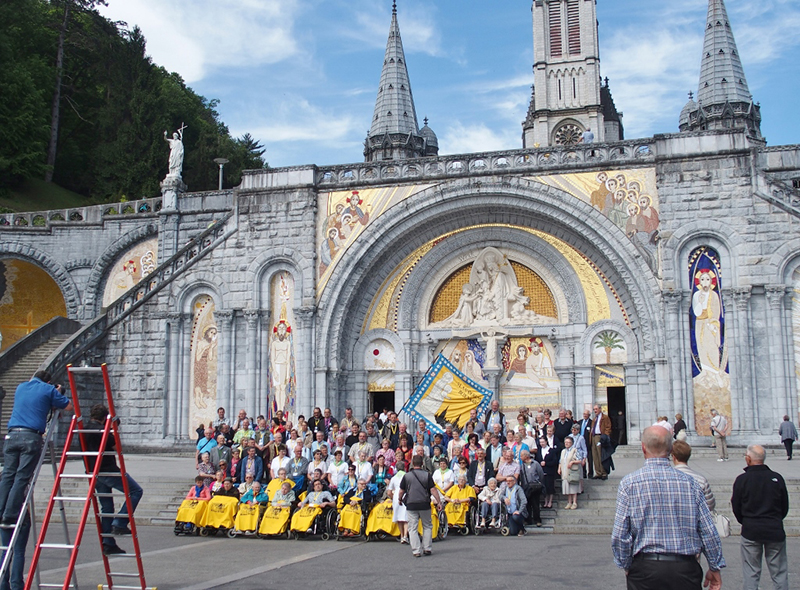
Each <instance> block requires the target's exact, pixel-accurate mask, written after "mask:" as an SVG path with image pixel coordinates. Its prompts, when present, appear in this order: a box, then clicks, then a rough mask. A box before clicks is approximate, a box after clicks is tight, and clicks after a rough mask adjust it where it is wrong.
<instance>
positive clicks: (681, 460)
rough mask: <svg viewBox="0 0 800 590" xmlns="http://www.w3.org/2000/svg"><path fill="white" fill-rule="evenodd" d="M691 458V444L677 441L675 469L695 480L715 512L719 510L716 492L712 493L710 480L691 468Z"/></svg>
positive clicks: (674, 451) (673, 445) (674, 445)
mask: <svg viewBox="0 0 800 590" xmlns="http://www.w3.org/2000/svg"><path fill="white" fill-rule="evenodd" d="M691 456H692V447H690V446H689V443H687V442H685V441H682V440H676V441H675V442H673V443H672V465H673V467H675V469H677V470H678V471H680V472H681V473H685V474H686V475H688V476H690V477H693V478H694V480H695V481H696V482H697V485H699V486H700V489H701V490H703V496H705V499H706V504H708V509H709V510H710V511H711V512H714V510H715V509H716V508H717V500H716V498H714V492H712V491H711V485H710V484H709V483H708V480H707V479H706V478H705V476H704V475H702V474H700V473H697V471H695V470H694V469H691V468H690V467H689V457H691Z"/></svg>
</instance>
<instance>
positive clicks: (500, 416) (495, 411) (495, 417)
mask: <svg viewBox="0 0 800 590" xmlns="http://www.w3.org/2000/svg"><path fill="white" fill-rule="evenodd" d="M495 424H499V425H500V432H505V430H506V426H507V425H506V415H505V414H504V413H503V412H501V411H500V402H499V401H497V400H496V399H495V400H492V405H491V408H490V410H489V411H488V412H486V417H485V418H484V419H483V425H484V426H485V427H486V430H489V431H491V430H492V427H493V426H494V425H495Z"/></svg>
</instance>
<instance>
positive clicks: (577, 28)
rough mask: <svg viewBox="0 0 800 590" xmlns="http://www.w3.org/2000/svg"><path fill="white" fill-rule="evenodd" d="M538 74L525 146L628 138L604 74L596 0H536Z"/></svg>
mask: <svg viewBox="0 0 800 590" xmlns="http://www.w3.org/2000/svg"><path fill="white" fill-rule="evenodd" d="M532 12H533V58H534V64H533V74H534V86H533V91H532V93H531V102H530V107H529V108H528V116H527V117H526V119H525V121H524V122H523V123H522V129H523V133H522V144H523V147H534V146H536V145H541V146H545V145H559V144H562V145H570V144H574V143H578V142H579V141H580V139H581V135H582V134H583V132H584V131H586V130H588V129H591V131H592V133H593V134H594V141H597V142H602V141H618V140H620V139H622V138H623V129H622V121H621V117H622V113H619V112H618V111H617V109H616V107H615V106H614V101H613V99H612V98H611V91H610V89H609V87H608V79H606V81H605V85H604V84H603V82H602V81H601V78H600V45H599V41H598V30H597V29H598V24H597V8H596V5H595V0H534V1H533V6H532Z"/></svg>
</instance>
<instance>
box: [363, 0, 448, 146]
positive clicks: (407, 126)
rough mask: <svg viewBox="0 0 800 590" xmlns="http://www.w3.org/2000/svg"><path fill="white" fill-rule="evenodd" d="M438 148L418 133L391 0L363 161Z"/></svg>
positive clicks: (395, 5)
mask: <svg viewBox="0 0 800 590" xmlns="http://www.w3.org/2000/svg"><path fill="white" fill-rule="evenodd" d="M438 151H439V149H438V146H431V145H427V142H426V141H425V138H424V137H423V136H422V134H421V133H420V129H419V123H418V122H417V111H416V108H415V107H414V96H413V95H412V94H411V81H410V80H409V77H408V68H407V67H406V56H405V53H404V52H403V41H402V39H401V38H400V25H399V24H398V22H397V3H396V1H395V2H393V3H392V24H391V26H390V27H389V39H388V41H387V42H386V53H385V55H384V58H383V71H382V72H381V81H380V84H379V86H378V97H377V98H376V99H375V111H374V113H373V116H372V124H371V125H370V129H369V134H368V135H367V139H366V141H365V142H364V160H365V161H366V162H373V161H376V160H401V159H405V158H419V157H423V156H431V155H434V156H435V155H437V153H438Z"/></svg>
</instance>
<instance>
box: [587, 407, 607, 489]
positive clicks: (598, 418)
mask: <svg viewBox="0 0 800 590" xmlns="http://www.w3.org/2000/svg"><path fill="white" fill-rule="evenodd" d="M591 432H592V463H593V467H594V472H595V476H594V478H593V479H608V472H607V471H606V469H605V467H604V466H603V450H602V449H601V444H602V442H603V436H611V418H609V417H608V416H607V415H605V414H604V413H603V409H602V408H601V407H600V404H595V405H594V420H593V421H592V429H591Z"/></svg>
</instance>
